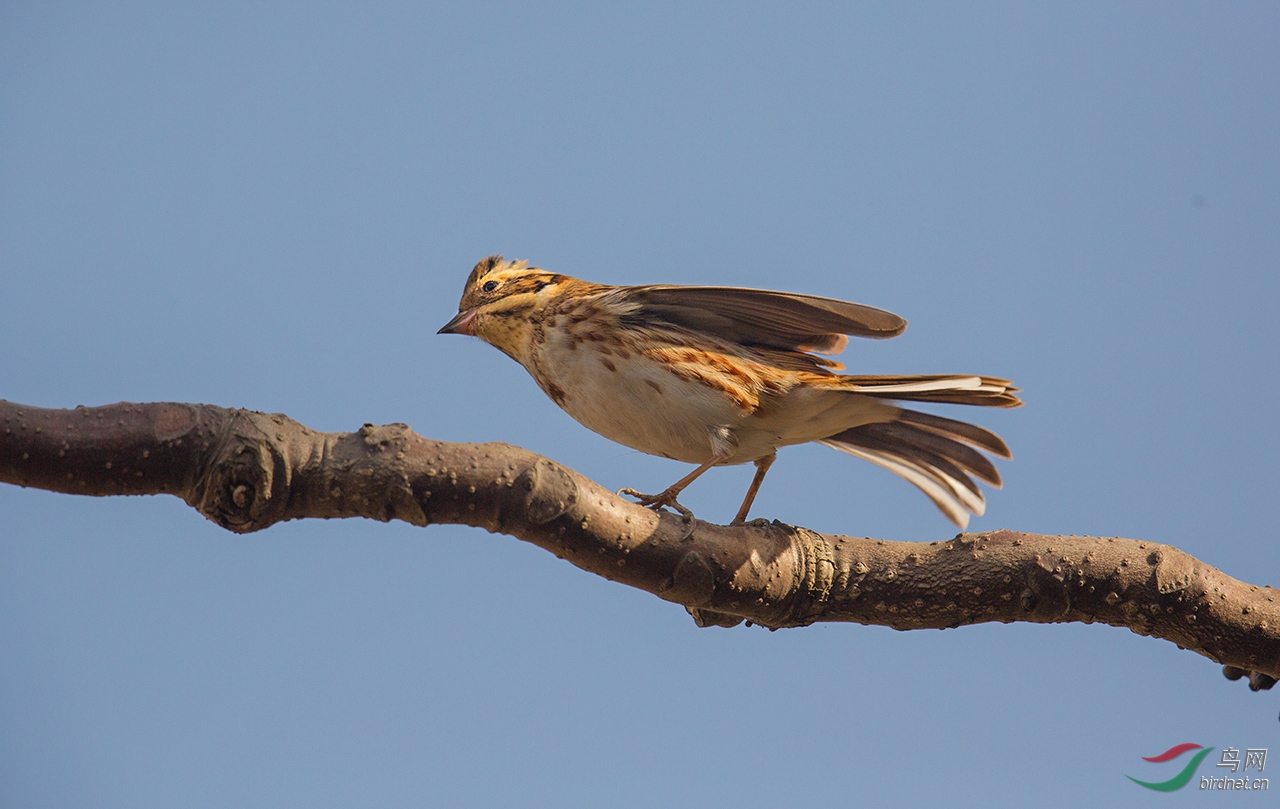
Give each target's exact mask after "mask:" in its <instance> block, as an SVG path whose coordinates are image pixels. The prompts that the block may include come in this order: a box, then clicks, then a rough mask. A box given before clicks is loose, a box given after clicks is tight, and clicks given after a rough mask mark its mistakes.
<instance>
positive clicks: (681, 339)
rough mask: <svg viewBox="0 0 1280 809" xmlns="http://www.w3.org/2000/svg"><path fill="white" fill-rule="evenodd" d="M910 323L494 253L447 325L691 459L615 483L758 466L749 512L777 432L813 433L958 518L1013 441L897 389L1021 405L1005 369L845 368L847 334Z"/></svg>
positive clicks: (669, 500) (633, 437) (596, 423)
mask: <svg viewBox="0 0 1280 809" xmlns="http://www.w3.org/2000/svg"><path fill="white" fill-rule="evenodd" d="M906 327H907V322H906V321H905V320H903V319H902V318H900V317H898V316H897V315H895V314H891V313H889V312H886V311H884V310H881V309H874V308H872V307H870V306H863V305H861V304H857V303H847V302H845V301H838V300H832V299H830V298H819V297H815V296H812V295H797V294H792V293H788V292H768V291H765V290H758V289H744V288H739V287H695V286H675V285H665V284H660V285H652V286H606V285H603V284H593V283H590V282H587V281H579V280H578V279H576V278H570V277H568V276H565V275H558V274H556V273H550V272H545V271H543V270H540V269H538V268H537V267H530V266H528V263H527V262H525V261H504V260H503V258H502V256H490V257H489V258H486V259H485V260H484V261H481V262H480V263H479V264H477V265H476V266H475V269H473V270H472V271H471V275H470V276H469V277H468V278H467V283H466V286H465V287H464V288H463V291H462V301H461V303H460V304H459V305H458V314H457V316H456V317H454V318H453V319H452V320H450V321H449V322H448V323H446V324H445V325H444V328H442V329H440V332H439V333H440V334H470V335H474V336H476V337H479V338H480V339H481V340H484V341H485V342H486V343H489V344H490V345H492V346H494V347H496V348H498V349H501V350H502V351H503V352H505V353H506V354H507V356H509V357H511V358H512V359H514V360H515V361H516V362H518V363H520V364H521V365H523V366H524V367H525V370H527V371H528V372H529V373H530V374H531V375H532V376H533V378H534V380H535V381H536V382H537V383H538V387H540V388H542V390H543V392H545V393H546V394H547V395H548V396H550V397H551V399H552V401H554V402H555V403H556V404H558V405H560V407H561V408H563V409H564V411H565V412H566V413H568V414H569V415H570V416H573V417H574V418H575V419H577V420H578V422H580V423H581V424H582V425H583V426H585V427H587V428H588V429H590V430H594V431H595V432H597V433H599V434H600V435H603V436H604V437H606V438H608V439H611V440H613V441H617V442H618V443H619V444H625V445H626V446H628V447H631V448H632V449H638V450H640V451H641V452H647V453H649V454H650V455H661V456H663V457H664V458H672V459H674V460H677V461H684V462H686V463H692V464H697V465H698V467H697V468H696V469H694V470H693V471H692V472H690V473H689V474H688V475H686V476H685V477H683V478H681V479H680V480H678V481H676V482H675V483H674V484H672V485H671V487H670V488H668V489H667V490H665V491H663V492H661V493H659V494H654V495H645V494H640V493H638V492H635V491H633V490H631V489H623V490H622V493H625V494H629V495H631V496H634V497H636V498H638V499H639V501H640V503H641V504H642V505H646V506H650V507H653V508H660V507H662V506H670V507H672V508H674V509H676V510H678V511H679V512H680V513H682V514H683V515H684V516H685V519H686V521H688V522H689V523H690V525H692V517H693V515H692V514H691V513H690V512H689V510H688V509H686V508H684V507H683V506H682V505H680V503H679V502H677V500H676V498H677V497H678V496H679V495H680V493H681V492H682V491H684V489H685V487H687V486H688V485H689V484H690V483H692V482H693V481H694V480H695V479H696V478H697V477H698V476H699V475H701V474H702V473H703V472H706V471H707V470H708V469H710V468H711V467H713V466H720V465H727V464H741V463H746V462H748V461H751V462H754V463H755V465H756V474H755V478H754V479H753V480H752V481H751V487H750V488H749V489H748V490H747V496H746V498H745V499H744V500H743V501H742V507H741V508H740V509H738V514H737V516H736V517H734V519H733V524H735V525H737V524H741V523H743V522H744V521H745V520H746V518H747V512H748V511H749V510H750V508H751V502H752V500H754V499H755V496H756V492H757V491H759V489H760V483H761V481H763V480H764V476H765V472H767V471H768V469H769V465H770V464H772V463H773V460H774V457H775V456H776V453H777V449H778V447H784V446H787V445H790V444H803V443H805V442H807V441H817V442H818V443H820V444H825V445H827V446H829V447H833V448H835V449H838V450H840V451H841V452H847V453H849V454H850V455H856V456H857V457H859V458H864V459H866V460H868V461H871V462H872V463H874V464H878V465H879V466H882V467H884V468H885V469H888V470H889V471H890V472H894V473H895V474H898V475H900V476H902V477H904V478H906V479H907V480H908V481H910V482H911V483H914V484H915V485H916V486H918V487H919V488H920V489H921V490H922V491H924V493H925V494H926V495H928V496H929V499H931V500H932V501H933V502H934V503H935V504H936V505H937V506H938V508H940V509H941V510H942V513H943V514H945V515H947V517H948V518H949V519H950V520H951V521H952V522H954V523H955V524H956V525H958V526H960V527H961V528H964V527H965V526H967V525H968V523H969V514H970V513H973V514H979V515H980V514H982V512H983V510H984V509H985V507H986V502H985V500H984V499H983V496H982V492H981V491H980V490H979V489H978V485H977V484H976V483H975V482H974V481H973V478H972V477H970V476H971V475H972V476H973V477H976V478H978V479H980V480H983V481H985V482H986V483H989V484H990V485H992V486H995V487H999V486H1000V474H999V473H998V472H997V471H996V468H995V466H994V465H993V464H992V463H991V461H990V460H988V459H987V457H986V456H984V455H983V454H982V453H981V452H978V450H984V451H986V452H988V453H991V454H993V455H998V456H1000V457H1003V458H1008V457H1010V455H1009V448H1008V447H1006V446H1005V443H1004V442H1003V441H1001V440H1000V438H999V437H998V436H996V435H995V434H994V433H992V432H989V431H988V430H985V429H983V428H981V427H976V426H974V425H972V424H966V423H964V422H961V421H954V420H952V419H948V418H943V417H941V416H935V415H932V414H929V413H920V412H917V411H914V410H907V409H905V408H902V407H899V406H898V405H896V404H894V403H893V400H895V399H896V400H908V401H917V402H938V403H949V404H967V405H982V406H985V407H1017V406H1018V405H1020V404H1022V402H1021V401H1019V399H1018V397H1017V396H1015V395H1014V393H1015V392H1016V391H1017V390H1018V389H1017V388H1015V387H1013V386H1012V385H1011V384H1010V383H1009V382H1008V381H1007V380H1004V379H995V378H993V377H987V376H964V375H952V374H934V375H915V376H842V375H839V374H836V373H834V371H836V370H842V369H843V367H844V366H842V365H840V364H839V363H837V362H834V361H832V360H828V359H824V358H822V357H817V356H814V353H818V354H837V353H839V352H840V351H841V350H843V349H844V347H845V345H846V344H847V343H848V342H849V340H848V338H847V337H846V336H845V335H854V336H857V337H872V338H884V337H894V336H896V335H898V334H901V333H902V331H903V329H905V328H906Z"/></svg>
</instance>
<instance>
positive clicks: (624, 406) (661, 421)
mask: <svg viewBox="0 0 1280 809" xmlns="http://www.w3.org/2000/svg"><path fill="white" fill-rule="evenodd" d="M532 359H533V362H532V363H531V364H532V365H533V367H531V368H529V371H530V372H531V373H532V374H533V376H534V378H535V379H537V381H538V384H539V385H540V386H541V387H542V389H543V390H544V391H546V393H547V395H548V396H550V397H551V398H552V399H553V400H554V401H555V402H556V403H557V404H559V405H560V407H562V408H563V409H564V410H565V412H567V413H568V414H569V415H570V416H572V417H573V418H574V419H576V420H577V421H578V422H579V423H580V424H582V425H583V426H584V427H587V428H588V429H590V430H592V431H594V432H596V433H599V434H600V435H603V436H604V437H605V438H608V439H610V440H612V441H616V442H618V443H619V444H623V445H625V446H628V447H631V448H632V449H637V450H640V451H641V452H647V453H649V454H651V455H661V456H664V457H667V458H673V459H675V460H679V461H685V462H687V463H702V462H704V461H706V460H707V459H708V458H710V457H711V456H712V454H713V453H714V452H718V451H719V452H723V451H725V450H728V451H730V452H732V451H733V449H734V438H733V436H734V435H735V434H736V433H737V431H738V430H737V428H739V427H740V425H741V423H742V422H743V420H744V418H745V417H746V415H747V414H745V413H743V412H742V411H741V409H740V408H739V407H737V406H736V405H735V404H734V403H733V402H732V400H730V398H729V397H728V396H726V395H725V394H724V393H722V392H720V391H717V390H715V389H713V388H711V387H708V386H706V385H704V384H702V383H700V382H697V381H696V380H690V379H686V378H682V377H680V376H677V375H676V374H675V373H672V371H671V370H670V369H669V367H667V366H665V365H663V364H662V363H660V362H658V361H656V360H654V359H651V358H649V357H647V356H645V355H643V354H641V353H639V352H636V351H628V350H626V349H625V348H622V347H620V346H619V345H618V344H616V343H612V344H610V343H606V342H604V341H592V340H585V339H580V338H577V337H575V336H574V335H572V334H568V333H565V332H563V331H559V330H554V329H553V330H548V332H547V335H546V340H545V342H544V343H543V344H542V347H541V350H540V351H539V352H538V354H537V356H536V357H534V358H532ZM761 454H767V452H764V453H761ZM756 457H758V456H756ZM748 460H753V458H749V457H742V458H734V459H733V462H736V463H742V462H745V461H748Z"/></svg>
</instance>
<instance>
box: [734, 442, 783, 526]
mask: <svg viewBox="0 0 1280 809" xmlns="http://www.w3.org/2000/svg"><path fill="white" fill-rule="evenodd" d="M777 457H778V453H776V452H773V453H770V454H768V455H766V456H764V457H763V458H758V459H756V476H755V477H753V478H752V479H751V486H750V487H749V488H748V489H747V496H746V497H744V498H743V499H742V507H741V508H739V509H738V516H736V517H734V518H733V522H731V523H729V524H730V525H742V524H743V523H745V522H746V521H747V512H748V511H750V510H751V504H752V503H753V502H755V499H756V494H757V493H758V492H759V491H760V484H761V483H764V475H765V473H766V472H768V471H769V467H771V466H773V461H774V459H776V458H777Z"/></svg>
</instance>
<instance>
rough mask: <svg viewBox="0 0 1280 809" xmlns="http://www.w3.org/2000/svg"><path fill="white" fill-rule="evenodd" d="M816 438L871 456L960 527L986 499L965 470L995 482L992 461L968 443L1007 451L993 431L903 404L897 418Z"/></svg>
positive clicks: (1004, 454) (997, 476)
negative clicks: (903, 406)
mask: <svg viewBox="0 0 1280 809" xmlns="http://www.w3.org/2000/svg"><path fill="white" fill-rule="evenodd" d="M895 398H901V396H895ZM820 443H822V444H826V445H827V446H829V447H832V448H834V449H838V450H840V451H841V452H847V453H849V454H850V455H855V456H857V457H859V458H863V459H865V460H868V461H871V462H872V463H874V464H877V465H878V466H882V467H884V468H885V469H888V470H889V471H891V472H893V473H895V474H897V475H899V476H901V477H903V478H905V479H906V480H908V481H910V482H911V483H913V484H915V485H916V486H917V487H919V488H920V490H921V491H923V492H924V493H925V494H926V495H928V496H929V499H930V500H932V501H933V502H934V504H935V505H937V506H938V508H939V509H941V510H942V513H943V514H945V515H947V517H948V518H949V519H950V520H951V521H952V522H954V523H955V524H956V525H958V526H960V527H961V528H965V527H967V526H968V524H969V514H971V513H972V514H978V515H981V514H982V513H983V512H984V511H985V510H986V500H985V498H984V497H983V495H982V492H981V490H980V489H979V488H978V484H977V483H976V482H974V480H973V477H970V476H971V475H972V476H974V477H977V478H978V479H979V480H982V481H985V482H986V483H989V484H991V485H992V486H995V487H997V488H998V487H999V486H1000V473H999V472H998V471H996V468H995V465H994V464H992V463H991V461H990V460H988V459H987V458H986V457H985V456H984V455H982V454H981V453H979V452H978V451H977V450H975V449H974V448H973V447H978V448H979V449H983V450H986V451H987V452H990V453H992V454H994V455H1000V456H1002V457H1006V458H1007V457H1009V448H1008V447H1007V446H1005V443H1004V442H1003V441H1001V440H1000V438H999V437H998V436H997V435H995V433H992V432H990V431H988V430H984V429H983V428H981V427H977V426H975V425H972V424H966V423H964V422H962V421H955V420H954V419H948V418H943V417H942V416H934V415H932V414H929V413H918V412H916V411H913V410H903V411H902V413H901V415H900V416H899V420H898V421H895V422H880V423H875V424H863V425H861V426H858V427H853V428H850V429H848V430H844V431H842V432H839V433H837V434H835V435H833V436H831V437H830V438H827V439H825V440H823V441H821V442H820ZM970 445H972V446H970Z"/></svg>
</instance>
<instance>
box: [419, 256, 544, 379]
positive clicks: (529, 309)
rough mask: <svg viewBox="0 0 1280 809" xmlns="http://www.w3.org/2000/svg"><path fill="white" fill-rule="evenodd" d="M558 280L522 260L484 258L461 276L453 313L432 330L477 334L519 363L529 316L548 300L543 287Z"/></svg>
mask: <svg viewBox="0 0 1280 809" xmlns="http://www.w3.org/2000/svg"><path fill="white" fill-rule="evenodd" d="M563 280H565V277H564V276H562V275H556V274H555V273H549V272H545V271H543V270H540V269H538V268H537V267H530V266H529V262H527V261H506V260H505V259H503V258H502V256H489V257H488V258H486V259H484V260H483V261H481V262H480V263H479V264H477V265H476V266H475V269H473V270H472V271H471V275H469V276H468V277H467V283H466V285H465V286H464V287H463V288H462V300H461V301H459V303H458V314H457V315H455V316H454V318H453V319H452V320H450V321H449V322H448V323H446V324H444V327H443V328H441V329H440V331H439V332H437V333H438V334H470V335H472V336H475V337H479V338H480V339H481V340H484V341H485V342H486V343H489V344H490V345H492V346H494V347H495V348H499V349H501V350H502V351H504V352H506V353H507V354H508V355H510V356H511V358H512V359H514V360H516V361H517V362H520V363H523V362H524V359H525V355H526V351H527V348H528V345H529V339H530V333H531V328H532V322H531V318H532V316H533V315H534V313H535V312H536V311H537V310H538V309H539V307H540V306H542V305H543V304H544V303H545V302H546V301H547V299H548V298H549V294H550V290H548V287H553V286H554V285H556V284H558V283H560V282H561V281H563ZM544 290H547V292H544ZM539 293H542V294H539Z"/></svg>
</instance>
